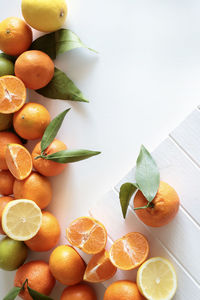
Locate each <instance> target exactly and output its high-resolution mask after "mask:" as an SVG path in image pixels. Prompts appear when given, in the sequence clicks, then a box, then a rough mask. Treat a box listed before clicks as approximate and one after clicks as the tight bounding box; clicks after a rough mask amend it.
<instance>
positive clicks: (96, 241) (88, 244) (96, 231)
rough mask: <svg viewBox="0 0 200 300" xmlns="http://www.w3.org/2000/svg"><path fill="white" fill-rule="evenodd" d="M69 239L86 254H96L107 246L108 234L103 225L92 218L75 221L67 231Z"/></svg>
mask: <svg viewBox="0 0 200 300" xmlns="http://www.w3.org/2000/svg"><path fill="white" fill-rule="evenodd" d="M66 234H67V239H68V241H69V242H70V243H71V245H72V246H75V247H77V248H79V249H81V250H83V251H84V252H85V253H88V254H96V253H99V252H101V251H102V250H103V249H104V248H105V245H106V241H107V232H106V229H105V227H104V226H103V224H101V223H100V222H99V221H97V220H95V219H93V218H91V217H81V218H78V219H76V220H74V221H73V222H72V223H71V224H70V225H69V227H68V228H67V230H66Z"/></svg>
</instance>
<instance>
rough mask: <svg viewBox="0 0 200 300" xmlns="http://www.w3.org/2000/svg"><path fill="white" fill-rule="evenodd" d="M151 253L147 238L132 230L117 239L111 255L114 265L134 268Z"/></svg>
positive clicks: (126, 268)
mask: <svg viewBox="0 0 200 300" xmlns="http://www.w3.org/2000/svg"><path fill="white" fill-rule="evenodd" d="M148 254H149V244H148V241H147V239H146V238H145V237H144V236H143V235H142V234H141V233H139V232H131V233H128V234H126V235H125V236H123V237H122V238H120V239H119V240H117V241H115V242H114V244H113V245H112V247H111V249H110V252H109V256H110V260H111V262H112V263H113V265H114V266H116V267H117V268H119V269H121V270H132V269H135V268H137V267H138V266H140V265H141V264H142V263H143V262H144V261H145V260H146V259H147V256H148Z"/></svg>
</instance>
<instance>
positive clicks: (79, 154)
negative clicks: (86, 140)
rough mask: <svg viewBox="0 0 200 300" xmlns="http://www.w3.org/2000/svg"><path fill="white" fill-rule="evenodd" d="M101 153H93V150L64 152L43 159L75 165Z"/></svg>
mask: <svg viewBox="0 0 200 300" xmlns="http://www.w3.org/2000/svg"><path fill="white" fill-rule="evenodd" d="M100 153H101V152H99V151H91V150H82V149H81V150H62V151H59V152H56V153H52V154H49V155H47V156H43V158H45V159H48V160H52V161H55V162H58V163H62V164H65V163H73V162H76V161H80V160H84V159H87V158H90V157H92V156H94V155H98V154H100Z"/></svg>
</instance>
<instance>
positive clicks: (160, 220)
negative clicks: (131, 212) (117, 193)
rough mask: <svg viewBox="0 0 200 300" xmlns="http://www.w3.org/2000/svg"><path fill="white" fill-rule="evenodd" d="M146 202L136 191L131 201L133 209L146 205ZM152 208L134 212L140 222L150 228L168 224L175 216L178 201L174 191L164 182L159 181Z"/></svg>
mask: <svg viewBox="0 0 200 300" xmlns="http://www.w3.org/2000/svg"><path fill="white" fill-rule="evenodd" d="M147 203H148V202H147V200H146V198H145V197H144V196H143V194H142V193H141V192H140V191H138V192H137V193H136V195H135V198H134V200H133V204H134V208H136V207H141V206H144V205H146V204H147ZM152 204H153V207H148V208H145V209H138V210H135V212H136V214H137V216H138V217H139V218H140V220H141V221H142V222H143V223H144V224H146V225H148V226H152V227H160V226H164V225H166V224H168V223H169V222H170V221H171V220H172V219H173V218H174V217H175V216H176V214H177V212H178V209H179V204H180V200H179V197H178V194H177V193H176V191H175V190H174V189H173V188H172V187H171V186H170V185H169V184H167V183H166V182H163V181H161V182H160V186H159V189H158V192H157V195H156V196H155V198H154V199H153V201H152Z"/></svg>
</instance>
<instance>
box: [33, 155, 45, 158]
mask: <svg viewBox="0 0 200 300" xmlns="http://www.w3.org/2000/svg"><path fill="white" fill-rule="evenodd" d="M38 158H44V155H43V154H41V155H38V156H36V157H34V159H38Z"/></svg>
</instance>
